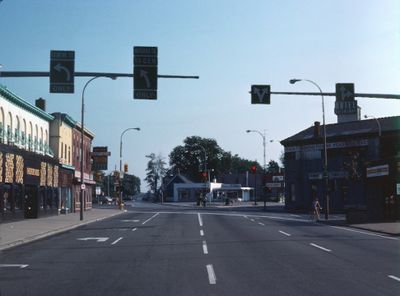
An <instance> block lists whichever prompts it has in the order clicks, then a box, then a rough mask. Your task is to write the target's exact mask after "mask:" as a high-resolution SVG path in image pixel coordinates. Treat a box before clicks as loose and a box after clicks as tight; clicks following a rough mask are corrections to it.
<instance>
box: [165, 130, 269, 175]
mask: <svg viewBox="0 0 400 296" xmlns="http://www.w3.org/2000/svg"><path fill="white" fill-rule="evenodd" d="M183 143H184V144H183V145H180V146H177V147H175V148H174V149H173V150H172V152H171V153H170V155H169V164H170V172H171V173H172V174H177V173H182V174H184V175H185V176H187V177H188V178H189V179H191V180H192V181H194V182H203V181H204V179H203V176H202V172H203V171H204V168H205V165H204V164H205V162H206V166H207V170H213V173H212V174H213V175H215V176H220V175H222V174H227V173H238V172H244V171H247V170H249V169H250V166H251V165H252V164H254V161H251V160H246V159H243V158H240V157H239V156H238V155H237V154H235V155H232V153H231V152H226V151H224V150H223V149H222V148H221V147H219V146H218V144H217V141H216V140H214V139H207V138H201V137H198V136H191V137H187V138H186V139H185V140H184V141H183ZM257 165H258V167H259V169H261V167H260V166H259V164H257Z"/></svg>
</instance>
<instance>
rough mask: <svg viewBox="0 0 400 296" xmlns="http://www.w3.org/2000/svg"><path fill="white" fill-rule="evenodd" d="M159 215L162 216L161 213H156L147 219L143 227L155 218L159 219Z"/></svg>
mask: <svg viewBox="0 0 400 296" xmlns="http://www.w3.org/2000/svg"><path fill="white" fill-rule="evenodd" d="M159 214H160V213H159V212H157V213H155V214H154V215H153V216H151V217H150V218H149V219H147V220H146V221H144V222H143V223H142V225H144V224H146V223H147V222H149V221H150V220H152V219H154V218H155V217H157V216H158V215H159Z"/></svg>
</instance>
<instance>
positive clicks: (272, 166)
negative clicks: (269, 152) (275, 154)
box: [267, 159, 279, 174]
mask: <svg viewBox="0 0 400 296" xmlns="http://www.w3.org/2000/svg"><path fill="white" fill-rule="evenodd" d="M267 173H269V174H276V173H279V164H278V163H277V162H276V161H275V160H272V159H271V160H270V161H269V162H268V164H267Z"/></svg>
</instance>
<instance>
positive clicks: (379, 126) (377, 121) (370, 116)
mask: <svg viewBox="0 0 400 296" xmlns="http://www.w3.org/2000/svg"><path fill="white" fill-rule="evenodd" d="M364 118H373V119H375V121H376V123H377V124H378V135H379V138H380V137H381V136H382V127H381V123H380V122H379V119H378V118H376V117H375V116H372V115H364Z"/></svg>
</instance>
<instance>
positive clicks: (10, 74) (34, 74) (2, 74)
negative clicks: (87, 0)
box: [0, 71, 200, 79]
mask: <svg viewBox="0 0 400 296" xmlns="http://www.w3.org/2000/svg"><path fill="white" fill-rule="evenodd" d="M74 76H75V77H94V76H100V77H131V78H133V77H134V74H132V73H106V72H75V74H74ZM0 77H14V78H17V77H50V72H43V71H0ZM157 77H158V78H182V79H199V78H200V77H199V76H187V75H157Z"/></svg>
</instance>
